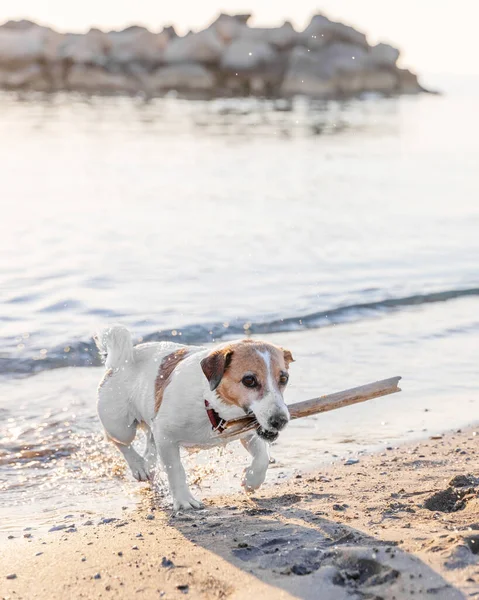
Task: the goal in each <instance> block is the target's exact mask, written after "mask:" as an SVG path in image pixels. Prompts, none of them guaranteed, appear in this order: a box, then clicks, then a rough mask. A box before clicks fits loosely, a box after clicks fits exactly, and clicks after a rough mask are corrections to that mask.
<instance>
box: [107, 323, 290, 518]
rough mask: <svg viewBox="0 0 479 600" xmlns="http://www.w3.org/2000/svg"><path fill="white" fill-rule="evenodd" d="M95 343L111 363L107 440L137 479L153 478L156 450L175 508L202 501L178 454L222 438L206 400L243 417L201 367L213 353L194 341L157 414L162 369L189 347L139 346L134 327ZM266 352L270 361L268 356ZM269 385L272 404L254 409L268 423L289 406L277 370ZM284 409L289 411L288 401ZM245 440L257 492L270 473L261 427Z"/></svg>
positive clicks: (249, 483) (114, 330)
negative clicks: (143, 447) (142, 436)
mask: <svg viewBox="0 0 479 600" xmlns="http://www.w3.org/2000/svg"><path fill="white" fill-rule="evenodd" d="M97 343H98V345H99V348H100V349H101V350H102V351H104V352H106V353H107V359H106V366H107V368H108V369H110V371H107V373H106V374H105V377H104V380H103V382H102V383H101V384H100V387H99V391H98V415H99V417H100V420H101V422H102V424H103V427H104V428H105V431H106V434H107V436H108V438H109V439H110V440H111V441H112V442H113V443H114V444H115V445H116V446H117V447H118V449H119V450H120V451H121V453H122V454H123V456H124V458H125V460H126V461H127V463H128V464H129V466H130V468H131V470H132V473H133V475H134V477H135V478H136V479H138V480H139V481H145V480H147V479H152V476H153V471H154V468H155V466H156V457H157V456H158V458H159V459H160V461H161V463H162V466H163V468H164V469H165V471H166V474H167V476H168V481H169V485H170V490H171V494H172V496H173V506H174V509H175V510H179V509H189V508H199V507H201V506H202V504H201V502H199V501H198V500H196V499H195V498H194V497H193V496H192V494H191V492H190V490H189V488H188V485H187V482H186V474H185V471H184V468H183V465H182V463H181V460H180V447H181V446H185V447H200V448H208V447H212V446H217V445H221V444H223V443H224V442H223V441H222V440H220V439H218V435H217V433H215V432H214V431H213V430H212V427H211V423H210V421H209V418H208V415H207V412H206V409H205V405H204V401H205V400H208V402H209V403H210V405H211V406H212V407H213V408H214V409H215V410H216V412H217V413H218V415H219V416H220V417H221V418H224V419H232V418H235V417H240V416H244V412H243V410H242V409H241V408H239V407H236V406H230V405H226V404H224V403H223V402H222V401H221V400H220V398H219V397H218V395H217V393H216V392H214V391H213V392H212V391H211V390H210V386H209V383H208V381H207V379H206V377H205V375H204V373H203V371H202V369H201V365H200V361H201V360H202V359H203V358H204V357H205V356H206V355H207V354H208V352H209V351H208V350H207V349H206V348H203V347H198V346H196V347H195V346H189V347H188V351H189V354H188V355H187V357H186V358H185V359H184V360H182V361H181V362H180V363H179V364H178V365H177V367H176V369H175V370H174V371H173V374H172V377H171V381H170V383H169V384H168V386H167V387H166V388H165V391H164V395H163V401H162V403H161V406H160V410H159V411H158V414H155V410H154V405H155V380H156V377H157V374H158V369H159V367H160V365H161V362H162V360H163V359H164V358H165V357H166V356H168V355H169V354H171V353H172V352H174V351H175V350H178V349H180V348H183V347H184V346H182V345H180V344H175V343H172V342H158V343H147V344H140V345H138V346H135V347H133V344H132V341H131V335H130V333H129V332H128V330H127V329H126V328H124V327H122V326H113V327H110V328H108V329H106V330H105V331H103V332H102V333H101V334H100V335H99V336H98V338H97ZM268 357H269V354H268ZM263 358H264V360H265V361H267V360H268V361H269V360H270V357H269V358H266V356H264V357H263ZM267 364H269V363H267ZM268 388H269V389H268V392H267V394H268V397H267V402H265V406H266V408H264V407H263V406H260V405H261V403H260V402H258V403H257V404H258V406H257V407H256V408H257V409H258V413H256V412H255V414H256V416H257V418H258V420H259V422H260V424H262V425H263V421H264V420H266V421H267V419H268V418H269V416H270V414H271V411H272V410H273V408H274V407H280V408H281V410H283V407H282V406H281V405H280V400H279V397H280V398H281V401H282V404H283V405H284V401H283V400H282V395H281V393H280V392H279V390H278V387H277V384H275V383H274V382H273V381H272V377H271V373H270V376H269V381H268ZM278 394H279V396H278ZM284 409H285V410H286V414H288V413H287V409H286V405H284ZM253 410H254V409H253ZM260 415H261V416H260ZM266 421H265V423H266ZM139 426H141V427H144V428H145V429H146V431H147V434H148V444H147V451H146V454H145V456H140V455H139V454H138V453H137V452H136V451H135V450H134V449H133V448H132V446H131V444H132V442H133V440H134V438H135V435H136V430H137V427H139ZM265 426H266V425H265ZM242 443H243V445H244V447H245V448H246V449H247V451H248V452H249V453H250V454H251V455H252V457H253V461H252V463H251V466H250V467H249V468H248V469H246V471H245V474H244V479H243V482H242V485H243V486H244V487H245V489H246V490H247V491H252V490H255V489H257V488H258V487H259V486H260V485H261V484H262V483H263V481H264V479H265V476H266V470H267V468H268V463H269V454H268V446H267V444H266V442H265V441H264V440H262V439H260V438H259V437H258V436H257V435H256V433H253V434H251V433H248V434H246V435H245V436H244V439H242Z"/></svg>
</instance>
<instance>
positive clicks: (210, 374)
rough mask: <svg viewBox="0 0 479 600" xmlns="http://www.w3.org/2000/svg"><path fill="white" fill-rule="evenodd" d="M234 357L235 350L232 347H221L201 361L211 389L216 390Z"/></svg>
mask: <svg viewBox="0 0 479 600" xmlns="http://www.w3.org/2000/svg"><path fill="white" fill-rule="evenodd" d="M232 357H233V350H231V348H229V347H226V348H219V349H218V350H213V352H210V353H209V354H208V356H205V358H204V359H203V360H202V361H201V363H200V364H201V368H202V369H203V373H204V374H205V377H206V379H207V380H208V381H209V383H210V389H211V391H213V390H216V388H217V387H218V386H219V384H220V382H221V380H222V379H223V375H224V373H225V371H226V369H227V368H228V367H229V365H230V363H231V358H232Z"/></svg>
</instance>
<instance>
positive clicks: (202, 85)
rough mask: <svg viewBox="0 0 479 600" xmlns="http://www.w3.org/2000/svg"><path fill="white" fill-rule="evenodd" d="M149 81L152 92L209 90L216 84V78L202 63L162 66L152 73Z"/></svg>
mask: <svg viewBox="0 0 479 600" xmlns="http://www.w3.org/2000/svg"><path fill="white" fill-rule="evenodd" d="M150 83H151V89H152V90H153V91H154V92H165V91H168V90H177V91H178V92H210V91H213V89H214V88H215V86H216V78H215V76H214V75H213V74H212V73H211V71H209V70H208V69H207V68H206V67H204V66H203V65H198V64H194V63H190V64H178V65H171V66H168V67H162V68H160V69H158V71H156V72H155V73H153V74H152V76H151V79H150Z"/></svg>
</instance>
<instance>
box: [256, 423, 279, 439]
mask: <svg viewBox="0 0 479 600" xmlns="http://www.w3.org/2000/svg"><path fill="white" fill-rule="evenodd" d="M256 433H257V434H258V435H259V437H260V438H261V439H262V440H264V441H265V442H274V441H275V440H276V439H277V438H278V435H279V431H273V430H272V429H264V428H263V427H261V425H260V426H259V427H258V428H257V429H256Z"/></svg>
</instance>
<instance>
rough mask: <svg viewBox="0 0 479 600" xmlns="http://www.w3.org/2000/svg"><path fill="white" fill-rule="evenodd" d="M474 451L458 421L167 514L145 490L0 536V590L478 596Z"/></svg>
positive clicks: (60, 594) (13, 593)
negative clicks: (46, 526)
mask: <svg viewBox="0 0 479 600" xmlns="http://www.w3.org/2000/svg"><path fill="white" fill-rule="evenodd" d="M476 446H477V436H476V435H475V431H474V429H468V430H467V431H464V432H454V433H448V434H445V435H443V436H433V439H428V440H424V441H422V442H416V443H413V444H411V443H409V444H406V445H403V446H400V447H399V448H395V449H390V450H389V449H386V450H384V451H381V452H378V453H375V454H369V455H363V456H362V457H361V458H360V459H359V461H358V462H357V463H354V464H350V465H345V464H339V463H335V464H332V465H331V466H329V467H326V468H323V469H321V470H320V471H318V470H316V471H315V472H311V473H310V472H308V473H306V472H305V473H303V474H298V475H296V477H295V478H293V479H291V480H289V481H286V482H282V483H279V482H276V483H273V484H272V485H270V486H267V487H265V488H264V489H262V490H260V491H259V492H258V493H256V494H254V495H253V496H251V497H247V496H245V495H244V494H238V493H236V494H231V495H219V496H216V497H214V498H206V504H207V508H206V509H205V510H202V511H195V512H192V513H183V514H180V515H177V516H172V515H171V511H170V510H168V511H165V510H163V509H161V508H159V507H158V503H157V502H156V501H155V498H154V496H153V494H152V493H151V492H149V491H148V490H144V492H143V494H142V496H143V498H142V501H141V505H140V507H139V508H138V509H137V510H134V511H132V512H125V514H124V515H123V519H118V518H117V519H113V520H111V521H110V520H109V519H105V520H104V521H105V522H104V523H103V524H96V525H95V524H93V523H92V522H91V523H92V524H91V525H88V526H87V525H80V524H78V526H70V527H69V528H66V527H65V528H63V529H61V530H58V531H54V532H51V533H46V534H39V535H38V537H37V534H36V533H35V532H27V531H26V532H23V536H24V537H15V539H10V540H8V539H6V538H7V536H6V535H4V534H2V536H1V538H0V540H1V542H0V544H1V548H2V559H1V561H0V565H1V572H0V590H1V592H2V597H16V598H40V599H42V598H45V599H46V598H49V599H50V598H52V599H54V598H65V597H66V596H68V597H70V598H80V597H83V598H85V597H88V598H93V597H99V596H102V597H104V596H107V597H108V595H109V592H110V593H111V594H112V596H115V597H117V598H130V597H132V596H133V595H134V596H135V597H136V595H137V594H138V597H140V598H158V597H159V596H161V593H162V592H165V593H164V594H163V595H164V597H166V598H181V597H183V596H184V595H187V594H189V596H190V597H192V598H247V597H251V594H256V595H258V594H262V595H263V596H264V597H265V598H266V599H267V598H290V597H297V598H317V597H318V596H317V590H318V589H319V588H318V586H320V589H321V598H322V599H325V600H328V599H331V600H333V599H334V600H341V599H342V598H378V599H379V598H384V599H388V598H391V600H392V598H393V597H395V598H396V600H401V599H403V598H404V599H405V598H410V597H411V595H412V594H414V597H415V598H439V599H442V598H444V599H445V600H446V599H447V600H454V599H455V598H458V599H459V598H464V597H465V594H467V595H469V596H470V595H477V594H479V555H476V554H475V552H476V551H477V550H476V545H477V546H478V547H479V533H478V531H479V479H476V478H475V476H474V473H476V472H477V470H478V466H479V460H478V457H477V454H476ZM471 474H472V475H471ZM450 481H453V485H452V486H449V482H450ZM437 492H441V494H439V495H438V494H437ZM435 494H436V495H435ZM425 503H426V506H429V508H426V506H425ZM431 509H432V510H431ZM456 509H459V510H456ZM451 510H452V511H453V512H449V511H451ZM231 517H233V518H231ZM87 522H88V521H87ZM25 536H27V537H25ZM28 536H31V537H28ZM119 553H121V554H119ZM83 559H84V560H83ZM60 565H61V569H60V568H59V566H60ZM9 575H11V576H13V575H15V578H13V579H7V576H9Z"/></svg>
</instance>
